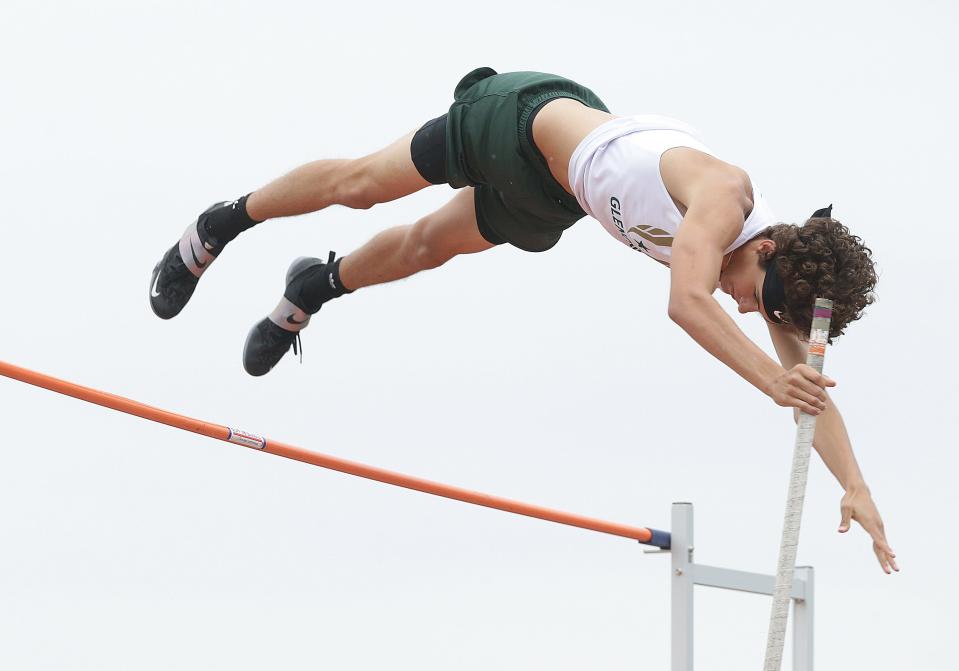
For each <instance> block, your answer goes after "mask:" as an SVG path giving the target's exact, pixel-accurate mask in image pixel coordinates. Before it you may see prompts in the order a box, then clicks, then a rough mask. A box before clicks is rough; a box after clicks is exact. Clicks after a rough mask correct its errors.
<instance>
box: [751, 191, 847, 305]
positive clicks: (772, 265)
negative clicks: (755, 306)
mask: <svg viewBox="0 0 959 671" xmlns="http://www.w3.org/2000/svg"><path fill="white" fill-rule="evenodd" d="M820 218H826V219H831V218H832V205H830V206H829V207H824V208H821V209H819V210H816V211H815V212H813V213H812V216H811V217H810V219H820ZM763 310H765V312H766V317H768V318H769V321H771V322H773V323H774V324H785V323H787V321H788V320H787V318H786V316H785V315H786V289H785V287H784V286H783V278H782V277H781V276H780V274H779V268H778V267H777V265H776V257H775V256H773V257H772V258H771V259H769V261H767V262H766V277H765V279H763Z"/></svg>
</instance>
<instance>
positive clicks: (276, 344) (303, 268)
mask: <svg viewBox="0 0 959 671" xmlns="http://www.w3.org/2000/svg"><path fill="white" fill-rule="evenodd" d="M333 258H334V254H333V253H332V252H330V259H329V261H326V262H324V261H321V260H320V259H314V258H309V257H300V258H298V259H297V260H295V261H294V262H293V263H292V264H291V265H290V269H289V270H288V271H287V272H286V290H285V291H284V292H283V298H281V299H280V302H279V304H278V305H277V306H276V308H275V309H274V310H273V312H271V313H270V315H269V316H268V317H266V318H265V319H262V320H260V321H259V322H258V323H257V324H256V326H254V327H253V328H252V329H251V330H250V333H249V335H247V337H246V344H245V345H244V346H243V368H244V369H245V370H246V372H247V373H249V374H250V375H254V376H257V377H259V376H260V375H266V374H267V373H269V372H270V370H271V369H272V368H273V366H275V365H276V364H277V363H278V362H279V361H280V359H282V358H283V355H284V354H286V353H287V352H288V351H289V350H290V347H292V348H293V353H294V354H299V355H300V356H301V357H302V356H303V345H302V343H301V342H300V331H302V330H303V329H305V328H306V326H307V324H309V323H310V317H311V314H310V313H309V312H306V311H305V310H304V309H303V308H301V307H300V306H298V305H296V303H294V302H293V301H294V300H297V297H298V296H299V295H300V289H301V285H302V284H303V283H304V282H305V281H306V279H307V278H309V277H313V276H315V274H316V273H318V272H323V271H324V270H325V266H326V265H327V264H328V263H332V262H333ZM291 298H292V299H293V300H290V299H291Z"/></svg>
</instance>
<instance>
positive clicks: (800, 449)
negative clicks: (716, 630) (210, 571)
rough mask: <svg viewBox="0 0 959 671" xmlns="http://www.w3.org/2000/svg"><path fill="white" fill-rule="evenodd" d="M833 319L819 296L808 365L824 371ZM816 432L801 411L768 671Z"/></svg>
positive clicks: (781, 637)
mask: <svg viewBox="0 0 959 671" xmlns="http://www.w3.org/2000/svg"><path fill="white" fill-rule="evenodd" d="M831 320H832V301H831V300H828V299H826V298H817V299H816V307H815V308H814V312H813V320H812V329H811V331H810V333H809V352H808V353H807V354H806V365H807V366H812V367H813V368H815V369H816V370H817V371H818V372H819V373H822V364H823V360H824V358H825V356H826V342H827V341H828V340H829V322H830V321H831ZM815 433H816V416H815V415H807V414H806V413H804V412H803V413H801V414H800V416H799V425H798V426H797V427H796V447H795V450H794V451H793V463H792V472H791V473H790V476H789V497H788V498H787V499H786V517H785V520H784V521H783V536H782V542H781V544H780V545H779V565H778V567H777V569H776V587H775V591H774V592H773V608H772V614H771V615H770V616H769V636H768V637H767V639H766V663H765V665H764V666H763V669H764V671H779V669H780V666H781V665H782V658H783V643H784V641H785V639H786V622H787V620H788V619H789V593H790V591H791V590H792V584H793V571H794V570H795V568H796V549H797V548H798V546H799V527H800V523H801V522H802V508H803V500H804V499H805V496H806V476H807V474H808V472H809V454H810V452H811V448H812V440H813V435H814V434H815Z"/></svg>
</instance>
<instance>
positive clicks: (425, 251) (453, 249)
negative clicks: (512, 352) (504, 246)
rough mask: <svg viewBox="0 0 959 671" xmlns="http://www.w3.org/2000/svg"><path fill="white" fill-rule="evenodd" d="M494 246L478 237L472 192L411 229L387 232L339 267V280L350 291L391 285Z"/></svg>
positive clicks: (463, 192) (468, 190) (457, 197)
mask: <svg viewBox="0 0 959 671" xmlns="http://www.w3.org/2000/svg"><path fill="white" fill-rule="evenodd" d="M493 246H494V245H493V244H492V243H490V242H488V241H487V240H486V239H485V238H484V237H483V236H482V235H480V232H479V228H478V227H477V224H476V210H475V208H474V205H473V188H472V187H466V188H465V189H462V190H461V191H460V192H459V193H457V194H456V195H455V196H454V197H453V199H452V200H450V201H449V202H448V203H447V204H446V205H444V206H443V207H441V208H440V209H438V210H437V211H436V212H433V213H432V214H428V215H426V216H425V217H423V218H421V219H420V220H419V221H417V222H416V223H415V224H413V225H411V226H397V227H395V228H389V229H387V230H385V231H383V232H381V233H378V234H377V235H375V236H374V237H373V238H372V239H371V240H370V241H369V242H367V243H366V244H365V245H363V246H362V247H360V248H359V249H357V250H356V251H354V252H352V253H351V254H349V255H347V256H345V257H344V258H343V260H342V261H341V262H340V278H341V279H342V281H343V285H344V286H345V287H346V288H348V289H351V290H355V289H359V288H361V287H367V286H370V285H372V284H382V283H384V282H392V281H393V280H398V279H401V278H404V277H409V276H410V275H413V274H415V273H418V272H420V271H421V270H429V269H431V268H436V267H438V266H441V265H443V264H444V263H446V262H447V261H449V260H450V259H451V258H453V257H454V256H457V255H458V254H473V253H475V252H482V251H484V250H486V249H489V248H490V247H493Z"/></svg>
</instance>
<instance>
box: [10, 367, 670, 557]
mask: <svg viewBox="0 0 959 671" xmlns="http://www.w3.org/2000/svg"><path fill="white" fill-rule="evenodd" d="M0 375H4V376H5V377H9V378H11V379H14V380H19V381H21V382H26V383H27V384H32V385H35V386H37V387H43V388H44V389H49V390H50V391H55V392H58V393H60V394H65V395H67V396H72V397H74V398H78V399H80V400H83V401H87V402H89V403H94V404H96V405H101V406H103V407H105V408H110V409H112V410H117V411H119V412H125V413H127V414H130V415H136V416H137V417H142V418H144V419H149V420H151V421H154V422H159V423H161V424H167V425H169V426H173V427H176V428H178V429H183V430H184V431H191V432H193V433H198V434H200V435H203V436H208V437H210V438H216V439H217V440H223V441H227V442H230V443H234V444H237V445H243V446H245V447H251V448H254V449H257V450H260V451H261V452H268V453H269V454H275V455H277V456H281V457H286V458H287V459H293V460H295V461H302V462H303V463H307V464H312V465H314V466H320V467H321V468H328V469H331V470H334V471H340V472H341V473H347V474H349V475H355V476H357V477H361V478H366V479H368V480H377V481H379V482H385V483H386V484H390V485H395V486H397V487H405V488H406V489H415V490H417V491H420V492H425V493H427V494H434V495H436V496H442V497H445V498H448V499H455V500H457V501H463V502H465V503H472V504H474V505H478V506H485V507H487V508H496V509H497V510H505V511H506V512H510V513H516V514H517V515H526V516H527V517H536V518H539V519H541V520H547V521H549V522H556V523H558V524H566V525H568V526H574V527H580V528H583V529H590V530H592V531H600V532H602V533H606V534H612V535H614V536H622V537H623V538H631V539H633V540H636V541H639V542H640V543H644V544H646V545H655V546H656V547H660V548H663V549H668V548H669V545H670V534H669V532H668V531H659V530H657V529H649V528H647V527H636V526H630V525H628V524H620V523H618V522H607V521H605V520H599V519H595V518H592V517H586V516H584V515H576V514H574V513H567V512H563V511H561V510H553V509H552V508H546V507H543V506H537V505H533V504H531V503H522V502H520V501H513V500H510V499H505V498H501V497H498V496H493V495H491V494H484V493H482V492H475V491H471V490H469V489H462V488H460V487H454V486H453V485H447V484H443V483H441V482H433V481H431V480H425V479H423V478H418V477H414V476H411V475H404V474H402V473H396V472H393V471H388V470H386V469H383V468H377V467H375V466H368V465H366V464H361V463H358V462H355V461H349V460H347V459H340V458H339V457H333V456H329V455H326V454H321V453H319V452H313V451H311V450H306V449H303V448H301V447H296V446H294V445H288V444H286V443H281V442H279V441H275V440H272V439H269V440H268V439H267V438H264V437H262V436H258V435H255V434H251V433H247V432H246V431H240V430H237V429H231V428H230V427H227V426H222V425H219V424H212V423H210V422H204V421H202V420H199V419H193V418H192V417H186V416H184V415H178V414H176V413H173V412H169V411H167V410H161V409H159V408H154V407H153V406H149V405H146V404H144V403H139V402H138V401H133V400H130V399H128V398H124V397H122V396H117V395H115V394H110V393H107V392H104V391H99V390H97V389H91V388H89V387H83V386H81V385H78V384H74V383H72V382H67V381H65V380H60V379H57V378H55V377H50V376H49V375H44V374H42V373H37V372H35V371H32V370H28V369H26V368H20V367H19V366H14V365H13V364H9V363H6V362H3V361H0Z"/></svg>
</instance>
